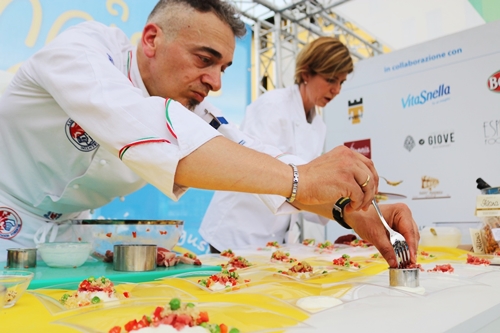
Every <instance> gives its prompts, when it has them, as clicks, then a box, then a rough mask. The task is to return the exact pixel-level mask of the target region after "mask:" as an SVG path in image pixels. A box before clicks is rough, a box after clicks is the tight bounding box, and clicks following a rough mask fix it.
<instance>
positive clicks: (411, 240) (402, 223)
mask: <svg viewBox="0 0 500 333" xmlns="http://www.w3.org/2000/svg"><path fill="white" fill-rule="evenodd" d="M379 207H380V210H381V211H382V215H384V218H385V220H386V221H387V224H389V226H390V227H391V228H393V229H394V230H395V231H398V232H399V233H401V234H402V235H403V236H404V238H405V239H406V242H407V243H408V247H409V248H410V256H411V263H412V264H415V263H416V253H417V247H418V242H419V240H420V234H419V233H418V227H417V224H416V223H415V221H414V220H413V217H412V215H411V211H410V209H409V208H408V206H406V205H405V204H402V203H397V204H385V205H379ZM344 219H345V221H346V222H347V223H348V224H349V225H350V226H351V227H352V228H353V229H354V230H355V231H356V233H357V234H358V235H359V236H360V237H361V238H362V239H365V240H367V241H369V242H370V243H372V244H373V245H375V247H376V248H377V249H378V250H379V252H380V254H382V256H383V257H384V258H385V260H386V261H387V263H388V264H389V266H390V267H393V268H396V267H397V266H398V263H397V260H396V254H395V253H394V249H393V248H392V245H391V242H390V241H389V237H388V234H387V231H386V230H385V228H384V226H383V225H382V222H381V221H380V219H379V217H378V215H377V213H376V212H375V209H374V208H373V207H371V208H370V209H369V210H368V211H366V212H351V213H346V214H345V215H344Z"/></svg>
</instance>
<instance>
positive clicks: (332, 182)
mask: <svg viewBox="0 0 500 333" xmlns="http://www.w3.org/2000/svg"><path fill="white" fill-rule="evenodd" d="M298 169H299V176H300V180H299V187H298V190H297V198H296V200H297V201H299V202H301V203H304V204H307V205H317V204H323V203H328V202H332V201H333V202H335V201H337V200H338V199H340V198H341V197H349V198H350V199H351V202H350V203H349V205H347V206H346V207H345V210H346V212H349V211H355V210H356V211H357V210H360V209H362V210H367V209H369V207H370V203H371V200H372V199H373V198H374V197H375V193H377V191H378V181H379V177H378V174H377V171H376V170H375V167H374V165H373V162H372V161H371V160H370V159H368V158H366V157H365V156H363V155H361V154H359V153H356V152H354V151H352V150H351V149H349V148H347V147H345V146H339V147H336V148H334V149H332V150H330V151H329V152H327V153H325V154H323V155H321V156H320V157H318V158H316V159H314V160H312V161H311V162H309V163H307V164H305V165H300V166H298ZM362 185H363V186H362Z"/></svg>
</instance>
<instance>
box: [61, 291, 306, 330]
mask: <svg viewBox="0 0 500 333" xmlns="http://www.w3.org/2000/svg"><path fill="white" fill-rule="evenodd" d="M171 301H172V300H171V299H169V300H163V301H161V302H160V301H154V302H151V301H141V302H134V303H131V302H130V301H129V302H127V304H122V305H117V306H113V307H109V308H108V307H107V308H104V309H100V310H98V311H88V312H82V313H78V314H77V315H74V316H68V317H64V318H61V319H58V320H57V321H54V322H53V323H54V324H58V325H64V326H67V327H71V328H73V329H76V330H77V331H79V332H82V333H110V332H111V329H113V328H114V327H117V326H118V327H121V331H120V332H121V333H123V332H124V325H126V324H127V323H130V322H132V323H131V324H130V325H131V326H133V325H134V324H135V322H134V320H135V321H136V322H137V323H139V322H141V320H142V319H143V316H144V315H146V316H148V317H150V319H151V316H155V312H156V311H158V312H157V313H158V314H160V310H158V308H159V307H163V309H165V308H167V307H170V302H171ZM181 304H182V303H181ZM186 304H187V303H186ZM192 304H193V305H194V309H196V310H197V311H199V312H198V313H202V312H205V313H206V315H207V316H208V322H209V323H211V324H216V325H219V328H220V326H221V324H224V325H225V326H226V327H227V328H228V330H229V329H231V328H237V329H238V330H239V331H240V332H245V333H263V332H277V331H284V330H286V329H288V328H290V327H294V328H307V327H310V326H309V325H307V324H305V323H302V322H300V321H298V320H296V319H294V318H291V317H289V316H285V315H282V314H279V313H276V312H273V311H268V310H265V309H263V308H260V307H256V306H250V305H244V304H238V303H227V302H210V303H201V302H193V303H192ZM181 306H182V305H181ZM161 313H162V314H164V310H161ZM200 317H201V318H200ZM197 318H200V319H202V320H205V315H199V316H198V317H197ZM146 320H147V319H146ZM186 320H187V318H186ZM200 321H201V320H200ZM198 326H199V325H198ZM116 330H117V329H116ZM137 332H138V333H139V332H141V333H142V332H147V331H143V330H139V331H137ZM152 332H160V331H152ZM167 332H168V331H167ZM174 332H175V333H177V332H178V331H174ZM182 332H184V331H182ZM201 332H203V333H205V332H207V333H208V332H210V331H209V330H204V331H201ZM220 332H221V333H222V330H220ZM113 333H114V332H113ZM227 333H229V331H227Z"/></svg>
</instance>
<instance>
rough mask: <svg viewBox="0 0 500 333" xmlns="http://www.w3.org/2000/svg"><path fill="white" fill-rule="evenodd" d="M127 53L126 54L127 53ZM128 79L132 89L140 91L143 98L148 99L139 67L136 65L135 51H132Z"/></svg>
mask: <svg viewBox="0 0 500 333" xmlns="http://www.w3.org/2000/svg"><path fill="white" fill-rule="evenodd" d="M127 53H128V52H127ZM130 79H131V80H132V84H133V85H134V87H137V88H139V89H141V91H142V94H143V95H144V97H150V95H149V93H148V90H147V89H146V86H145V85H144V81H142V77H141V72H140V71H139V65H138V64H137V50H135V49H134V50H132V61H131V68H130Z"/></svg>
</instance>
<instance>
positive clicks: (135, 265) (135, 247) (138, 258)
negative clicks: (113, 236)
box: [113, 244, 157, 272]
mask: <svg viewBox="0 0 500 333" xmlns="http://www.w3.org/2000/svg"><path fill="white" fill-rule="evenodd" d="M156 251H157V247H156V245H154V244H119V245H114V247H113V252H114V254H113V269H114V270H115V271H124V272H145V271H154V270H155V269H156Z"/></svg>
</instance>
